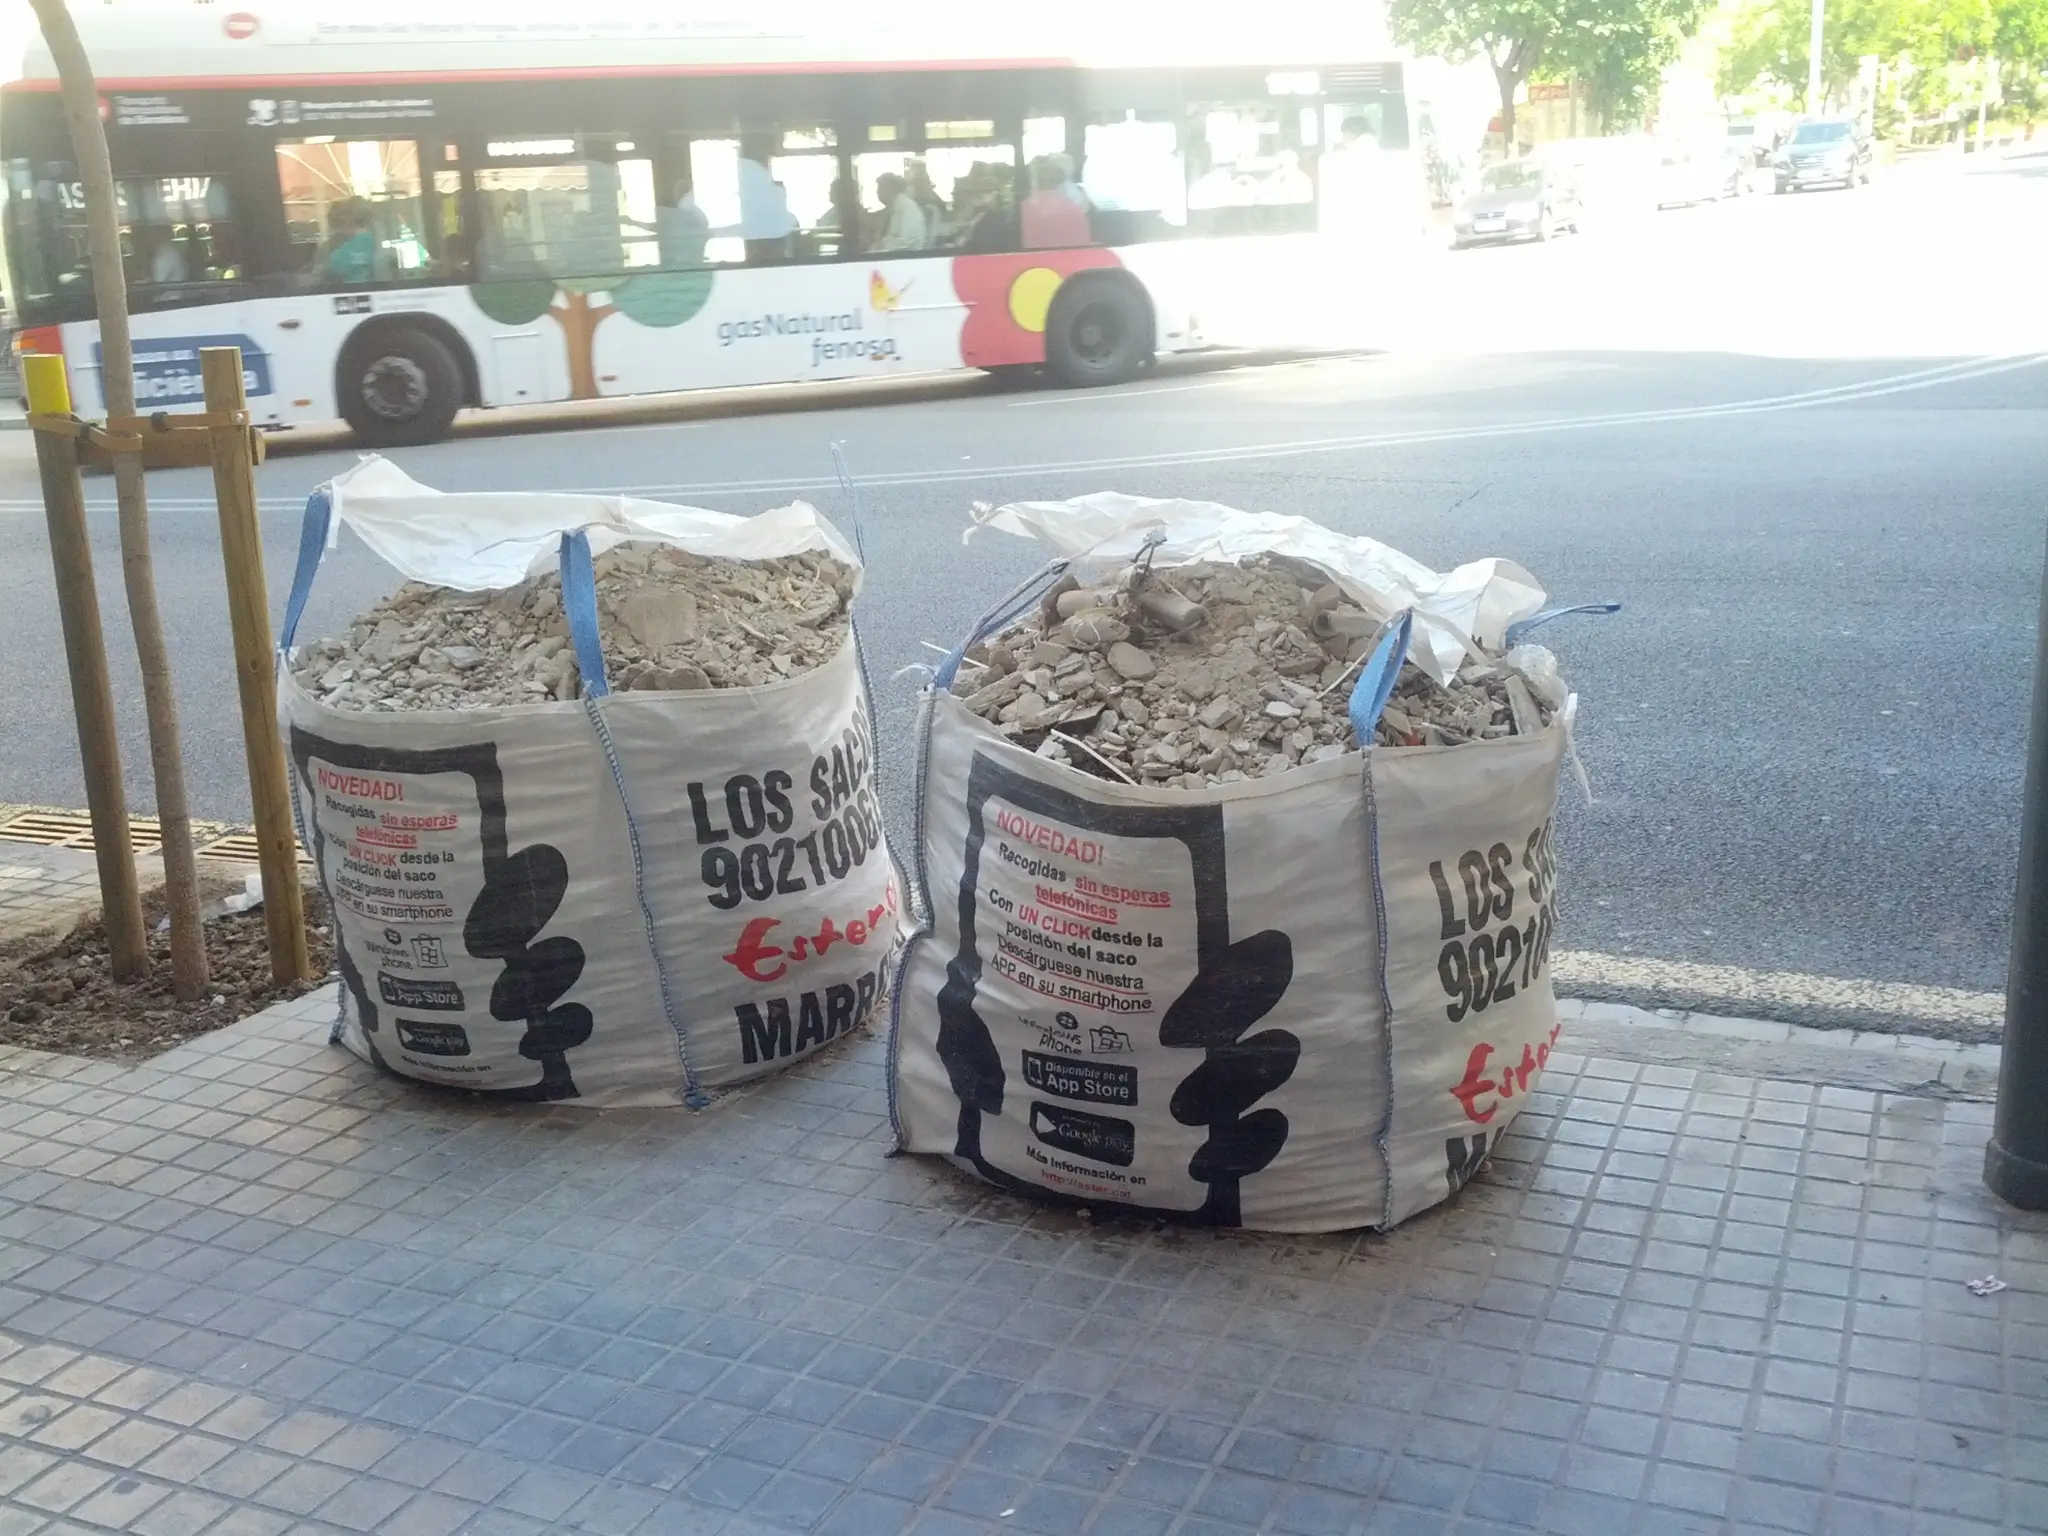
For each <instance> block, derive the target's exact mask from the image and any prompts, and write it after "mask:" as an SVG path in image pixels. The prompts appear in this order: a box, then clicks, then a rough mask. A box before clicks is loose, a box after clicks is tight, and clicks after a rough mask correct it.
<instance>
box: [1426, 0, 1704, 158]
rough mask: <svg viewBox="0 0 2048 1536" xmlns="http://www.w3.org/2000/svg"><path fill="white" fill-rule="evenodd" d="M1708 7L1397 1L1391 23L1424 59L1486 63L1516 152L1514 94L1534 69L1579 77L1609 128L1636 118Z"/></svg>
mask: <svg viewBox="0 0 2048 1536" xmlns="http://www.w3.org/2000/svg"><path fill="white" fill-rule="evenodd" d="M1704 9H1705V5H1704V0H1393V4H1392V7H1391V10H1390V12H1389V20H1390V21H1391V23H1392V26H1393V29H1394V35H1395V37H1396V38H1398V39H1399V40H1400V41H1401V42H1403V43H1405V44H1407V45H1408V46H1409V47H1411V48H1413V49H1414V50H1415V51H1416V52H1418V53H1433V54H1438V55H1441V56H1442V57H1444V58H1446V59H1449V60H1451V61H1452V62H1453V63H1461V62H1463V61H1464V60H1466V59H1470V58H1474V57H1482V56H1483V57H1484V58H1485V59H1486V61H1487V63H1488V64H1489V65H1491V66H1492V68H1493V78H1494V83H1495V84H1496V85H1497V86H1498V87H1499V89H1500V115H1501V129H1502V133H1503V135H1504V136H1505V138H1506V140H1507V143H1508V145H1509V148H1510V152H1511V153H1512V150H1513V146H1514V143H1515V92H1516V91H1517V90H1518V89H1519V88H1520V87H1521V85H1522V82H1523V81H1525V80H1527V79H1528V78H1529V76H1530V74H1531V72H1532V71H1534V70H1536V69H1537V68H1538V67H1539V66H1540V67H1542V68H1543V69H1544V70H1545V71H1546V72H1547V73H1549V74H1551V75H1553V76H1561V75H1563V74H1565V73H1567V72H1568V71H1577V72H1578V73H1579V74H1581V75H1583V76H1584V77H1585V78H1586V80H1587V82H1588V84H1589V86H1590V90H1591V94H1592V99H1593V105H1594V109H1595V110H1596V111H1597V112H1599V113H1600V115H1601V117H1602V119H1603V120H1604V121H1607V122H1614V121H1618V120H1621V119H1624V118H1629V117H1633V116H1637V115H1640V113H1641V111H1642V109H1643V107H1644V105H1645V103H1646V102H1647V100H1648V98H1649V94H1650V92H1651V90H1652V89H1653V88H1654V87H1655V85H1656V83H1657V78H1658V74H1659V72H1660V71H1661V70H1662V69H1663V67H1664V66H1665V65H1666V64H1668V63H1670V62H1671V60H1672V59H1674V58H1676V57H1677V55H1678V50H1679V48H1680V46H1681V45H1682V44H1683V43H1684V41H1685V39H1686V38H1688V37H1690V36H1691V35H1692V33H1693V31H1694V29H1695V28H1696V27H1697V26H1698V25H1699V20H1700V16H1701V14H1702V12H1703V10H1704Z"/></svg>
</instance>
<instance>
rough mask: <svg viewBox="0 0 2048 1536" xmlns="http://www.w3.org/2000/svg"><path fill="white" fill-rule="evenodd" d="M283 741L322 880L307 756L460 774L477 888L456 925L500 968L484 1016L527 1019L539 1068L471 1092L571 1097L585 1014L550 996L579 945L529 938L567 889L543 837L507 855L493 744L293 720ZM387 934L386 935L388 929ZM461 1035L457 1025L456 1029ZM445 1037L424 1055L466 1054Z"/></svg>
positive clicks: (373, 994)
mask: <svg viewBox="0 0 2048 1536" xmlns="http://www.w3.org/2000/svg"><path fill="white" fill-rule="evenodd" d="M290 743H291V752H292V761H293V764H294V766H295V768H296V770H297V772H298V775H299V787H300V791H301V794H302V796H303V797H304V799H303V804H304V805H305V807H306V815H305V822H306V827H305V830H306V831H307V833H308V834H309V835H310V836H311V838H312V840H313V846H312V848H311V850H310V852H311V853H312V855H313V868H314V869H315V871H316V872H318V874H319V876H320V879H321V882H322V884H323V886H324V885H326V884H327V882H328V879H329V871H328V859H329V852H330V850H329V847H328V841H327V835H326V831H325V829H324V826H323V824H322V820H321V816H320V814H319V808H320V807H319V795H320V789H319V786H318V783H317V778H316V775H315V772H314V766H313V765H314V764H315V763H316V762H317V763H319V764H322V765H324V766H326V767H330V768H334V769H341V770H346V771H348V772H351V773H358V774H365V775H379V774H391V775H400V776H408V777H409V776H415V775H429V774H459V775H462V776H464V777H466V778H467V779H468V780H469V781H470V783H471V784H472V785H473V786H474V789H475V793H476V806H477V810H476V830H477V846H478V848H479V849H480V856H481V859H482V873H483V889H482V890H481V891H479V892H478V894H477V897H476V899H475V900H474V901H473V902H472V903H471V904H470V911H469V913H468V917H467V920H466V921H465V923H464V925H463V942H464V945H465V947H466V948H467V949H468V950H469V952H470V954H472V955H474V956H475V957H477V958H478V959H490V960H501V961H503V962H504V963H505V971H504V973H503V974H502V975H501V976H500V977H499V978H498V980H497V982H496V983H495V984H494V985H493V987H492V988H491V1002H490V1012H491V1017H492V1018H494V1019H498V1020H501V1021H504V1022H507V1023H515V1022H521V1021H523V1022H524V1023H525V1024H526V1032H525V1034H524V1035H523V1036H522V1037H521V1039H520V1042H519V1053H520V1055H522V1056H524V1057H526V1058H527V1059H528V1060H529V1061H533V1062H535V1063H537V1064H538V1065H539V1067H540V1070H541V1077H540V1081H538V1082H536V1083H531V1084H526V1085H524V1086H521V1087H516V1088H478V1089H472V1090H470V1091H472V1092H475V1093H477V1094H479V1095H481V1096H484V1097H490V1098H502V1099H512V1100H540V1099H566V1098H575V1097H577V1096H578V1095H577V1090H576V1084H575V1080H574V1078H573V1077H572V1075H571V1073H570V1071H569V1063H568V1059H567V1053H568V1052H569V1051H571V1050H573V1049H574V1048H575V1047H577V1046H579V1045H582V1044H583V1043H584V1042H585V1041H587V1040H588V1039H589V1038H590V1034H591V1030H592V1028H593V1026H594V1021H593V1020H592V1018H591V1014H590V1010H589V1009H587V1008H585V1007H583V1006H582V1005H581V1004H579V1003H569V1004H559V1002H558V1000H559V999H560V998H561V997H562V995H563V994H564V993H566V992H567V991H568V990H569V989H570V988H571V987H573V986H575V984H576V982H577V980H578V979H579V978H580V977H581V976H582V974H583V946H582V945H580V944H578V943H577V942H576V941H575V940H574V939H570V938H566V937H556V938H548V939H542V940H541V941H540V942H539V943H534V942H533V940H534V939H535V937H536V936H537V935H538V934H539V932H540V930H541V929H542V928H544V927H546V926H547V923H548V921H549V920H550V919H551V918H552V917H553V916H554V914H555V912H556V910H557V909H558V908H559V907H560V905H561V902H562V898H563V896H564V894H565V893H566V892H567V890H568V885H569V868H568V862H567V860H565V859H564V858H563V856H562V853H561V851H560V850H559V849H557V848H554V847H552V846H551V845H549V844H546V843H535V844H533V845H531V846H530V847H527V848H523V849H521V850H520V851H519V852H518V853H517V854H514V853H512V852H511V849H510V845H509V842H508V839H507V835H506V827H505V820H506V817H505V778H504V773H503V772H502V770H501V769H500V768H499V766H498V752H497V748H496V747H495V746H493V745H492V744H490V743H489V742H480V743H477V744H474V745H471V746H463V747H443V748H437V749H433V750H428V751H416V752H409V751H399V750H394V749H388V748H382V747H364V746H357V745H354V744H352V743H349V742H339V741H329V740H327V739H326V738H324V737H320V736H315V735H313V734H312V733H311V732H309V731H306V730H304V729H302V728H300V727H299V726H296V725H295V726H293V727H291V730H290ZM327 896H328V900H329V903H330V905H331V906H332V907H333V909H334V911H335V914H336V916H335V937H336V943H335V946H334V953H335V963H336V968H337V969H338V970H339V971H340V972H341V981H342V985H343V986H344V987H346V988H347V989H348V992H349V995H350V996H351V997H352V998H353V999H354V1001H355V1005H356V1017H357V1018H358V1019H360V1020H361V1021H362V1026H363V1037H364V1042H365V1044H366V1045H367V1046H368V1047H369V1052H370V1059H371V1060H372V1061H373V1062H375V1063H376V1064H377V1065H378V1066H379V1067H382V1068H383V1069H384V1070H386V1071H388V1072H395V1071H396V1069H395V1068H393V1067H392V1066H391V1063H390V1062H389V1061H388V1060H386V1059H385V1055H384V1052H383V1050H382V1049H381V1048H380V1046H379V1043H378V1042H379V1039H380V1037H381V1036H382V1035H383V1032H384V1031H383V1021H382V1016H381V1013H380V1009H379V994H380V991H381V988H379V987H374V986H371V985H369V984H368V983H366V982H365V980H364V976H363V967H362V966H361V965H359V964H358V963H357V957H356V955H355V954H353V953H352V952H351V946H350V944H349V942H348V935H347V932H346V930H345V928H344V926H343V917H342V914H343V911H344V907H343V904H342V903H341V902H339V901H337V900H336V899H335V896H336V893H335V892H334V891H333V890H332V889H329V890H328V891H327ZM390 932H391V934H392V936H393V940H394V941H395V939H396V937H397V930H395V929H394V930H391V931H390ZM435 963H436V964H438V963H439V962H438V961H436V962H435ZM372 969H374V967H373V968H372ZM458 995H459V994H458ZM403 1022H404V1023H405V1025H406V1026H407V1027H408V1029H412V1028H419V1027H421V1026H419V1025H417V1024H416V1023H415V1021H413V1020H409V1019H408V1020H405V1021H403ZM450 1027H452V1026H450ZM461 1033H462V1032H461V1031H460V1030H459V1029H458V1030H457V1034H461ZM404 1035H405V1031H403V1030H402V1031H400V1043H401V1045H402V1046H403V1045H404ZM454 1038H455V1037H454V1036H449V1037H448V1042H449V1043H448V1045H444V1046H443V1048H442V1049H439V1050H432V1051H429V1052H428V1054H433V1055H467V1054H468V1053H469V1049H470V1042H469V1041H468V1040H467V1038H466V1036H465V1037H464V1039H463V1048H462V1050H460V1051H456V1050H453V1049H452V1048H450V1047H451V1046H452V1044H453V1040H454ZM401 1075H402V1074H401Z"/></svg>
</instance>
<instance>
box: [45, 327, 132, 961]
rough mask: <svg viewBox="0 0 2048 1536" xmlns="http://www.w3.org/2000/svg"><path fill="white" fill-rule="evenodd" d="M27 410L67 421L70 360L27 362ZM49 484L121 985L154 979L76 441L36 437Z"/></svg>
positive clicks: (62, 604) (76, 702)
mask: <svg viewBox="0 0 2048 1536" xmlns="http://www.w3.org/2000/svg"><path fill="white" fill-rule="evenodd" d="M21 366H22V380H23V382H24V383H25V384H26V385H27V387H28V408H29V409H30V410H31V411H33V412H35V413H37V414H38V415H45V416H69V415H70V414H71V387H70V385H69V383H68V382H67V381H66V379H65V377H64V359H63V358H61V357H51V356H36V355H34V354H30V355H28V356H25V357H23V358H22V360H21ZM36 464H37V466H38V467H39V468H40V469H41V470H42V475H43V514H44V517H45V518H46V519H47V520H48V523H49V528H50V564H51V565H53V566H54V567H55V568H56V572H57V612H58V614H59V616H60V618H61V619H62V622H63V626H64V663H65V666H66V667H67V668H68V669H69V670H70V673H71V711H72V715H73V717H74V718H75V719H76V720H77V722H78V758H79V762H80V764H81V766H82V767H83V768H84V770H85V803H86V807H87V809H88V810H89V811H90V812H91V815H92V852H93V862H94V863H95V864H97V865H98V866H99V873H100V910H101V914H102V918H103V921H104V922H105V924H106V929H107V952H108V956H109V958H110V959H111V961H112V968H113V973H114V980H116V981H122V982H128V981H140V980H141V979H142V978H143V977H144V976H146V975H147V974H148V973H149V948H148V944H147V941H146V936H145V934H144V932H143V927H142V894H141V891H140V889H139V888H138V887H137V885H136V880H135V847H134V844H133V842H132V841H131V840H130V839H129V835H128V791H127V789H126V787H125V786H124V785H123V784H122V782H121V745H120V739H119V738H118V736H116V734H115V729H114V691H113V686H112V684H111V683H110V681H109V680H108V677H107V640H106V636H105V634H103V633H102V632H101V630H100V595H99V588H98V587H97V586H96V585H94V583H93V575H92V543H91V541H90V539H89V538H88V537H87V535H86V531H85V487H84V486H83V485H82V484H80V482H79V478H78V439H77V438H75V437H67V436H64V435H62V434H60V433H56V432H40V431H39V432H37V433H36Z"/></svg>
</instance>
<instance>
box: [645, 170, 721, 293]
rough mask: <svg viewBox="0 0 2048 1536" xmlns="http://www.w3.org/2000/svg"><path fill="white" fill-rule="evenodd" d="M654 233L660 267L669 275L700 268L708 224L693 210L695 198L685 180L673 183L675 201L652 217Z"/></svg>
mask: <svg viewBox="0 0 2048 1536" xmlns="http://www.w3.org/2000/svg"><path fill="white" fill-rule="evenodd" d="M654 233H655V240H656V243H657V244H658V245H659V246H660V249H661V264H662V266H663V267H665V268H667V269H669V270H671V271H673V270H675V269H677V268H688V267H701V266H703V265H704V247H705V245H706V244H707V243H708V242H709V241H710V239H711V221H710V220H709V219H707V218H706V217H705V216H704V210H703V209H701V208H699V207H698V206H697V194H696V192H695V190H694V189H693V188H692V187H691V185H690V182H689V181H688V179H687V178H686V179H684V180H682V181H678V182H677V183H676V187H675V201H674V202H673V203H670V204H668V205H666V206H664V207H663V208H662V209H661V210H660V211H659V212H658V213H656V214H655V216H654Z"/></svg>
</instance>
